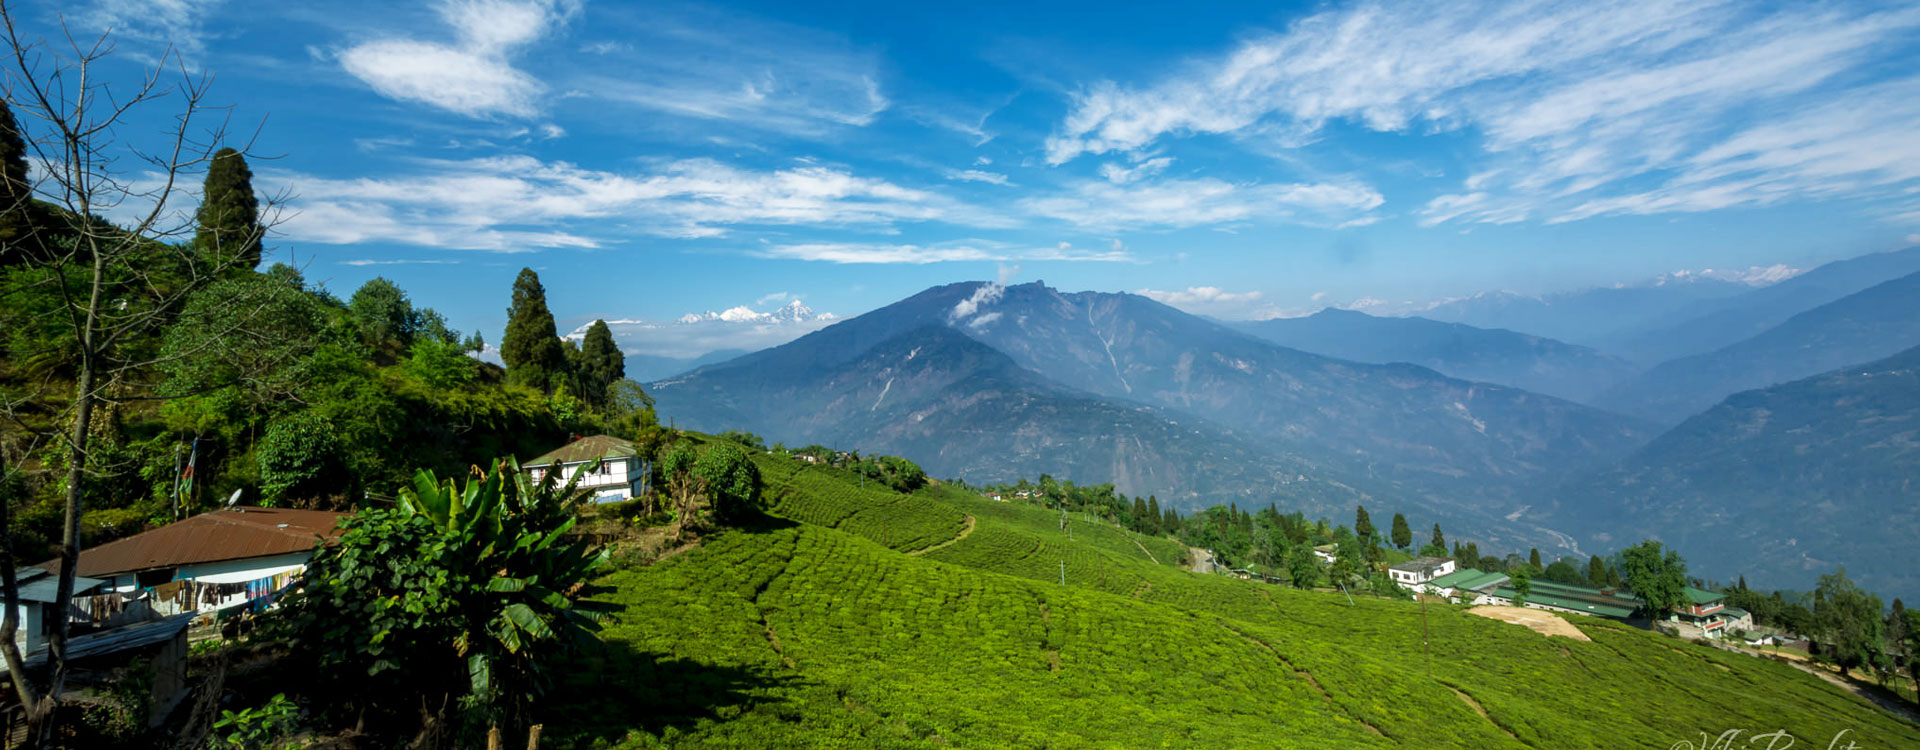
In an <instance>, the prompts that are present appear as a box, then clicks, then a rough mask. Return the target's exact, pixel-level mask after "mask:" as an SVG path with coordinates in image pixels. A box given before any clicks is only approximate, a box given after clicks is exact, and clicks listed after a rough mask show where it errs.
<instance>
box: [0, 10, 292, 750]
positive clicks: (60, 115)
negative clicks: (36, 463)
mask: <svg viewBox="0 0 1920 750" xmlns="http://www.w3.org/2000/svg"><path fill="white" fill-rule="evenodd" d="M16 20H17V19H16V18H15V17H14V14H13V13H12V11H11V10H10V9H9V8H7V7H6V4H5V3H4V2H0V21H4V25H5V34H6V42H7V44H8V47H9V48H8V49H7V50H5V51H3V52H0V55H4V56H5V59H4V60H3V61H0V68H4V70H0V93H4V98H5V101H6V103H7V105H8V106H9V107H10V108H11V110H12V111H13V113H14V116H15V117H16V118H17V121H18V122H19V130H20V133H21V135H22V136H23V137H24V139H25V142H26V152H27V159H28V162H29V164H30V167H31V173H32V175H33V177H32V184H31V188H30V193H31V197H32V198H35V199H37V200H38V201H39V202H40V205H41V206H43V207H46V210H44V211H42V212H41V213H42V215H43V219H42V220H41V221H38V222H37V223H36V224H35V226H34V229H33V231H32V234H31V236H30V237H26V238H23V239H22V240H21V242H22V243H23V244H25V245H28V246H30V248H29V249H28V250H27V251H26V252H25V253H23V254H22V255H24V257H25V261H24V262H25V263H27V264H29V265H31V266H34V267H35V270H36V271H37V272H38V273H36V274H34V275H33V276H31V279H32V281H31V285H32V286H33V287H35V288H32V289H28V288H15V289H9V290H3V291H0V304H6V303H7V302H6V300H7V298H16V299H17V298H18V297H17V296H16V295H24V294H28V293H31V294H35V295H38V296H40V297H42V298H51V299H55V300H57V304H55V305H53V306H52V309H51V311H50V312H49V313H47V314H48V315H49V316H51V317H50V318H48V319H45V320H41V321H38V322H40V323H50V324H52V326H53V327H54V328H57V330H59V331H60V334H59V336H58V338H60V339H62V340H61V341H59V342H58V343H57V344H56V345H54V346H51V347H48V350H47V351H41V352H33V353H30V354H31V356H34V357H39V358H42V359H45V360H48V361H54V362H57V363H58V367H48V368H43V371H44V372H46V373H48V374H45V375H36V376H35V378H33V379H38V380H39V382H38V383H37V384H36V383H29V384H28V385H27V386H25V388H24V391H23V392H16V393H14V394H12V395H11V396H4V397H0V416H4V417H6V418H7V420H8V422H9V424H10V426H12V427H15V428H19V429H18V432H19V433H21V434H24V435H25V437H21V438H17V439H16V441H15V442H19V443H24V444H25V445H26V446H27V449H26V450H21V449H20V447H19V446H17V445H16V446H15V448H14V449H12V450H8V451H4V453H5V456H4V458H5V459H6V461H7V466H6V467H5V471H6V472H7V473H8V475H13V474H16V473H19V472H22V471H26V470H27V469H28V468H29V466H30V464H29V462H31V461H32V460H33V459H32V458H31V456H32V454H33V452H34V451H33V450H32V448H33V447H35V446H51V447H55V448H56V450H57V453H58V455H59V456H60V458H61V462H62V463H64V466H59V467H57V468H58V471H59V472H60V474H62V475H63V476H62V477H61V479H62V481H63V482H64V487H63V488H62V490H63V493H64V494H63V500H64V503H65V508H64V519H63V521H64V524H63V532H62V535H61V538H60V540H59V543H58V545H57V549H58V552H59V561H60V566H59V567H60V570H59V577H58V584H57V586H58V587H57V593H56V594H55V601H54V602H53V603H52V604H51V605H50V612H51V613H52V614H50V615H49V616H50V617H51V618H52V621H51V623H52V625H51V632H50V634H49V638H48V646H47V659H48V666H47V669H46V671H45V672H43V673H38V674H33V675H30V674H29V673H28V670H27V669H26V665H25V662H24V659H23V658H22V655H21V653H20V650H19V648H18V646H17V645H16V642H15V640H14V637H15V634H16V632H17V630H18V628H19V622H18V621H17V616H16V612H17V611H18V606H19V601H20V599H19V587H18V582H17V580H16V577H15V574H14V571H15V569H16V564H17V563H18V562H20V561H18V560H16V559H14V553H13V549H12V547H11V544H10V543H8V541H7V540H10V539H11V537H12V529H11V527H10V526H9V525H7V522H8V520H9V519H8V517H7V514H6V509H4V508H0V589H3V590H4V596H5V602H4V604H5V608H6V611H5V614H4V616H3V617H0V656H4V658H5V659H6V664H7V667H8V669H9V673H10V679H11V681H12V686H13V689H14V691H15V694H16V695H17V696H18V697H19V699H20V700H21V702H22V703H23V704H24V705H25V706H26V708H27V712H26V713H27V722H28V730H29V739H28V745H29V746H33V747H41V746H45V745H46V744H47V743H48V742H49V741H50V738H51V737H52V736H53V734H54V731H53V730H54V729H55V727H54V726H53V725H54V723H55V722H56V721H57V719H56V709H57V708H58V706H59V703H60V697H61V693H62V690H63V688H64V687H65V683H66V680H67V677H68V675H69V672H70V666H69V664H68V657H67V652H68V617H67V614H66V613H67V611H68V607H69V604H70V602H71V600H72V598H73V590H74V585H75V582H74V579H75V575H76V572H75V571H76V569H77V567H78V565H77V563H78V561H79V556H80V544H81V540H80V519H81V514H82V511H83V509H85V508H86V507H88V503H89V502H98V500H99V499H98V498H89V497H87V496H86V494H87V491H86V482H85V481H84V480H85V478H86V477H87V476H88V473H89V471H91V470H93V462H94V454H95V452H96V450H97V447H98V443H99V437H100V433H101V432H102V428H103V427H104V428H106V429H110V428H111V425H107V424H97V421H98V420H99V419H100V416H101V415H100V413H101V411H102V410H103V409H105V410H111V409H113V408H115V407H116V405H117V404H119V403H121V402H123V401H125V400H127V399H130V398H140V397H141V396H140V395H139V394H140V393H141V392H142V391H143V390H144V389H143V386H142V384H140V383H139V382H137V378H139V377H140V373H142V372H148V371H151V370H152V368H153V367H154V365H156V364H157V363H158V360H157V357H158V356H159V355H157V354H156V353H155V352H154V351H153V349H152V347H151V346H149V345H148V343H149V342H151V341H152V340H153V339H154V337H155V336H156V334H157V333H158V332H159V331H160V329H162V328H163V327H164V326H165V325H167V323H168V322H170V321H171V320H172V319H173V318H174V317H175V316H176V315H177V314H178V312H179V310H180V308H181V307H182V306H183V305H184V304H185V302H186V301H187V299H188V298H189V297H191V296H192V295H193V294H194V293H195V292H198V291H200V290H201V289H203V288H204V287H206V286H207V285H208V284H210V283H212V282H213V281H215V280H217V279H219V278H222V277H223V276H230V275H232V274H233V273H236V272H238V271H240V270H241V269H242V267H243V266H244V265H247V264H248V263H249V262H250V261H244V260H242V257H241V256H239V255H237V254H233V253H222V252H217V251H213V252H210V251H209V250H208V249H207V248H200V247H196V246H195V243H193V242H191V241H189V240H190V238H191V236H192V234H193V231H194V225H193V217H192V214H191V212H190V211H188V210H184V209H186V208H190V207H191V206H192V205H194V203H195V202H196V201H197V196H195V195H194V187H195V186H194V185H193V180H192V179H191V176H192V175H193V174H195V173H197V172H200V171H203V170H204V169H205V167H206V165H208V164H209V163H210V162H211V160H212V158H213V155H214V153H215V152H216V151H217V150H218V149H219V148H220V147H222V146H225V145H235V146H236V147H239V150H240V151H241V152H243V153H245V152H247V151H248V150H249V149H248V148H245V147H240V146H242V145H246V146H250V145H251V138H250V137H248V138H246V139H245V141H246V142H245V143H244V144H233V143H230V141H231V140H232V139H231V136H232V135H233V134H232V133H230V132H229V130H228V113H227V112H226V111H225V110H224V109H223V108H220V107H214V106H212V105H210V104H209V103H208V101H207V92H208V87H209V84H210V83H211V78H210V77H209V76H206V75H204V74H196V73H193V72H190V71H189V69H188V67H187V66H186V65H185V64H183V63H182V61H181V60H180V59H179V57H178V56H177V55H175V54H173V53H172V51H171V50H169V51H167V52H165V53H163V54H162V55H161V56H160V58H159V62H158V63H157V64H155V65H154V66H152V67H151V68H149V69H148V70H147V71H146V72H145V73H143V74H141V75H140V76H138V77H136V78H133V79H131V80H121V81H112V80H110V79H109V77H108V76H107V75H106V72H105V68H106V65H105V61H107V60H108V59H110V58H111V56H112V54H113V52H114V49H113V40H112V39H111V38H110V37H109V36H107V35H101V36H99V37H95V38H91V39H88V38H81V37H77V36H76V35H75V34H74V32H73V31H72V30H71V29H68V28H66V27H65V26H64V24H63V25H62V26H61V28H60V29H59V30H58V33H57V34H55V35H53V36H52V38H51V39H49V38H42V37H35V36H30V35H27V34H25V33H23V32H22V31H21V29H19V28H18V27H17V26H16ZM156 110H158V111H159V113H160V114H164V115H166V116H167V118H166V120H165V121H167V122H168V125H167V127H166V129H165V131H164V134H163V135H162V136H160V137H158V138H156V139H155V141H154V143H157V144H158V146H157V147H150V146H148V145H147V144H145V143H136V142H133V141H131V140H127V139H125V138H124V136H125V135H126V134H128V133H138V132H151V131H150V130H148V125H149V123H150V122H151V121H152V120H151V119H142V118H150V117H151V116H152V114H154V113H155V111H156ZM279 202H280V201H279V199H274V198H270V199H269V200H267V201H265V202H264V203H263V207H264V208H265V209H266V210H265V211H263V213H264V214H266V215H269V216H272V215H277V212H276V208H277V205H278V204H279ZM101 217H111V219H112V221H109V220H108V219H106V218H101ZM115 222H117V223H118V224H117V225H116V223H115ZM270 224H271V222H265V221H263V222H262V226H263V228H262V230H261V231H262V232H264V231H265V229H264V227H265V226H268V225H270ZM17 257H18V256H17ZM12 278H26V277H23V276H16V277H12ZM24 284H25V282H23V286H24ZM10 356H12V355H10ZM53 373H57V374H53ZM67 399H70V400H67ZM63 400H65V401H64V403H62V401H63ZM35 410H38V411H40V412H41V413H40V414H39V415H38V418H31V419H30V418H28V417H26V416H23V415H25V414H27V413H29V412H33V411H35ZM49 425H51V426H50V427H49ZM3 504H4V503H0V505H3Z"/></svg>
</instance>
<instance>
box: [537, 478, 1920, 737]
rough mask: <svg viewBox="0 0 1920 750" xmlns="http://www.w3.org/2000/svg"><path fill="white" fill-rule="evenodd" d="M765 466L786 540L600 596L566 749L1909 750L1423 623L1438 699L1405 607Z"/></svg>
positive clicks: (1576, 645)
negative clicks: (1797, 747)
mask: <svg viewBox="0 0 1920 750" xmlns="http://www.w3.org/2000/svg"><path fill="white" fill-rule="evenodd" d="M756 462H757V463H759V464H760V466H761V468H762V471H763V477H764V479H765V481H766V483H767V493H768V495H767V496H768V500H769V504H770V506H771V509H772V512H773V513H775V514H776V516H777V517H773V518H769V519H767V520H766V521H765V522H763V523H757V524H755V525H753V527H751V528H743V529H736V530H732V531H728V532H725V533H723V534H720V535H718V536H715V537H712V538H709V539H708V540H707V541H706V543H705V544H704V545H703V546H701V547H700V548H698V549H694V550H691V551H688V552H686V553H684V554H681V555H678V556H675V557H672V558H670V559H668V560H667V561H664V562H661V563H657V564H654V565H651V566H635V567H628V568H625V569H621V570H618V571H617V572H614V573H612V574H611V575H609V576H608V577H607V578H606V579H605V580H604V581H602V583H603V584H604V585H605V586H606V587H607V588H608V590H609V591H608V593H607V594H605V595H604V596H603V598H605V599H607V600H609V601H611V602H613V603H615V604H616V605H618V607H619V611H618V613H617V614H616V615H615V617H614V619H613V620H612V621H610V622H609V623H608V624H607V628H606V630H605V631H604V632H603V633H602V636H603V639H604V642H605V644H604V646H603V647H602V648H599V649H597V650H595V651H593V652H591V653H588V654H584V655H582V656H581V657H579V658H580V662H581V663H579V664H576V665H574V667H573V668H570V669H568V670H566V674H567V675H569V676H568V677H564V678H562V679H561V680H560V682H559V684H556V685H555V686H554V688H555V691H556V693H555V694H553V695H551V696H550V697H551V698H553V699H554V700H553V703H552V705H556V706H564V707H565V708H564V709H563V712H564V714H565V715H564V716H563V717H560V718H561V719H563V720H562V721H556V722H554V723H552V724H549V726H548V730H549V732H551V733H552V734H550V735H549V736H550V737H553V738H554V739H555V740H556V741H557V745H558V746H563V747H739V748H764V747H845V748H935V747H942V748H951V747H962V748H970V747H971V748H998V747H1022V748H1027V747H1034V748H1042V747H1051V748H1079V747H1088V748H1091V747H1102V748H1106V747H1175V748H1188V747H1209V748H1240V747H1260V748H1272V747H1279V748H1291V747H1299V748H1309V747H1310V748H1328V747H1342V748H1345V747H1362V748H1366V747H1375V748H1448V747H1458V748H1503V747H1504V748H1526V747H1532V748H1607V749H1608V750H1612V749H1613V748H1639V747H1649V748H1655V747H1657V748H1667V747H1672V746H1675V743H1677V742H1680V741H1682V740H1690V741H1694V742H1698V741H1699V737H1700V733H1702V732H1706V733H1709V734H1710V735H1714V736H1718V735H1720V734H1721V733H1722V732H1725V731H1727V730H1730V729H1745V730H1748V731H1750V732H1770V731H1774V730H1778V729H1785V730H1786V731H1788V732H1791V733H1792V734H1793V735H1794V736H1795V737H1798V738H1800V742H1801V744H1802V745H1805V746H1817V747H1824V746H1826V745H1827V744H1828V741H1829V739H1830V738H1831V737H1833V736H1835V735H1836V734H1838V733H1840V732H1842V731H1843V730H1850V733H1849V734H1848V735H1847V738H1848V739H1849V740H1853V741H1857V742H1858V743H1859V747H1862V748H1867V747H1913V746H1920V728H1916V727H1914V726H1911V725H1907V724H1903V723H1901V722H1900V721H1899V720H1897V719H1894V718H1891V717H1889V716H1886V715H1884V714H1882V713H1880V712H1879V711H1878V709H1876V708H1873V707H1872V706H1870V705H1868V704H1867V703H1865V702H1863V701H1861V700H1859V699H1857V698H1854V697H1853V696H1851V695H1848V694H1846V693H1844V692H1842V691H1840V690H1838V689H1837V688H1833V687H1831V686H1829V685H1827V684H1825V683H1822V682H1820V681H1818V680H1816V679H1815V678H1813V677H1811V676H1808V675H1806V674H1803V673H1801V672H1799V671H1797V670H1794V669H1792V668H1790V667H1787V666H1785V665H1781V664H1775V663H1772V662H1768V661H1763V660H1759V659H1754V658H1750V657H1745V656H1740V655H1735V654H1727V653H1723V652H1719V651H1716V650H1713V649H1710V648H1705V647H1700V646H1693V645H1689V644H1686V643H1684V642H1682V641H1679V640H1675V639H1672V638H1667V637H1664V636H1657V635H1653V634H1650V633H1645V632H1641V631H1637V630H1632V629H1630V628H1627V627H1625V626H1621V625H1618V624H1614V623H1611V622H1608V621H1603V620H1597V619H1588V618H1580V617H1575V618H1572V619H1573V620H1574V621H1575V623H1576V624H1577V625H1578V626H1579V627H1580V629H1581V630H1582V631H1584V632H1585V633H1586V634H1587V635H1588V636H1590V637H1591V638H1592V639H1593V640H1592V641H1591V642H1583V641H1574V640H1570V639H1567V638H1552V639H1548V638H1545V637H1542V636H1540V635H1539V634H1536V633H1534V632H1533V631H1531V630H1527V629H1525V628H1521V627H1518V626H1515V625H1509V624H1506V623H1501V622H1496V621H1493V620H1488V619H1483V618H1480V617H1475V616H1471V615H1468V614H1466V613H1465V612H1463V611H1461V610H1458V609H1456V608H1453V607H1446V606H1430V607H1429V608H1428V611H1427V613H1426V615H1427V617H1426V621H1427V626H1428V628H1429V630H1430V633H1431V643H1432V664H1431V669H1432V676H1431V677H1428V673H1427V668H1428V667H1427V662H1426V660H1425V659H1424V657H1423V653H1422V649H1421V623H1422V613H1421V608H1420V607H1419V606H1418V605H1416V604H1412V603H1408V602H1399V601H1387V600H1380V599H1371V598H1356V599H1355V600H1354V601H1353V602H1352V603H1351V604H1349V602H1348V600H1347V599H1346V598H1345V597H1343V596H1341V595H1339V594H1325V593H1315V592H1302V591H1294V590H1291V589H1287V588H1284V587H1280V586H1272V585H1265V584H1257V583H1251V582H1245V581H1239V580H1235V579H1231V578H1227V577H1224V576H1211V575H1199V574H1194V573H1190V572H1187V571H1185V570H1182V569H1180V568H1179V567H1178V559H1179V557H1180V551H1181V547H1180V545H1178V544H1176V543H1174V542H1172V541H1169V540H1162V539H1151V538H1144V537H1138V536H1137V535H1134V534H1130V533H1128V532H1124V531H1121V530H1119V529H1116V528H1113V527H1110V526H1106V525H1104V524H1101V523H1098V522H1089V521H1088V520H1087V519H1085V518H1069V519H1068V527H1069V528H1068V530H1067V531H1062V529H1061V526H1060V523H1061V519H1060V514H1059V512H1058V511H1051V512H1049V511H1046V510H1042V509H1037V508H1030V507H1021V506H1018V505H1014V504H1002V503H996V502H991V501H986V500H983V499H980V498H975V497H972V496H970V495H968V494H967V493H964V492H959V491H955V490H953V489H951V488H947V487H940V486H935V487H932V488H928V489H925V490H922V491H921V492H919V493H917V494H915V495H911V496H907V495H899V494H895V493H890V492H887V491H884V490H882V489H878V488H876V487H875V486H873V485H868V486H867V487H864V488H863V487H861V486H859V485H858V484H857V480H853V481H852V482H850V481H848V480H849V479H851V475H847V474H842V473H839V472H836V471H834V470H830V469H822V468H817V467H811V466H805V465H802V464H799V463H797V462H791V461H787V460H785V459H779V458H774V457H770V456H763V457H760V458H758V459H756ZM943 534H944V535H945V536H944V538H941V535H943ZM1069 534H1071V537H1070V538H1069ZM1062 561H1064V562H1065V571H1066V579H1067V582H1066V585H1064V586H1063V585H1061V583H1060V575H1061V569H1062V566H1061V563H1062ZM555 735H557V736H555ZM1841 746H1845V741H1843V742H1842V743H1841Z"/></svg>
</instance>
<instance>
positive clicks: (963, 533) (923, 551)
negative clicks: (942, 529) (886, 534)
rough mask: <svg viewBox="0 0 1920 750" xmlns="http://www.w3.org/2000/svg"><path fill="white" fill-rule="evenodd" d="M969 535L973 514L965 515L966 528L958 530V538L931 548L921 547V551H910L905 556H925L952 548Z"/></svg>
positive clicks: (971, 531) (971, 530)
mask: <svg viewBox="0 0 1920 750" xmlns="http://www.w3.org/2000/svg"><path fill="white" fill-rule="evenodd" d="M971 533H973V514H971V513H969V514H967V527H966V528H964V529H961V530H960V534H959V535H958V536H955V537H954V538H952V539H948V540H946V541H944V542H941V543H939V544H936V545H933V546H931V547H923V548H921V549H917V550H914V551H912V552H908V553H907V554H909V555H924V554H927V553H928V552H932V551H934V550H937V549H946V548H947V547H951V546H953V545H955V544H958V543H959V542H960V540H962V539H965V538H967V535H968V534H971Z"/></svg>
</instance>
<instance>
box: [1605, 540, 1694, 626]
mask: <svg viewBox="0 0 1920 750" xmlns="http://www.w3.org/2000/svg"><path fill="white" fill-rule="evenodd" d="M1620 559H1621V562H1622V563H1623V564H1624V565H1625V567H1626V578H1627V582H1628V583H1629V584H1630V585H1632V586H1633V594H1634V596H1637V597H1639V598H1640V601H1642V602H1644V603H1645V605H1646V610H1647V613H1648V614H1649V615H1651V616H1653V617H1655V618H1659V617H1664V616H1666V615H1667V613H1668V612H1669V611H1670V610H1672V609H1673V608H1674V607H1675V606H1678V605H1679V604H1680V603H1682V602H1684V601H1686V598H1687V561H1686V560H1685V559H1684V558H1682V557H1680V553H1678V552H1675V551H1673V550H1670V549H1666V548H1665V547H1663V546H1662V545H1661V544H1660V543H1659V542H1656V541H1653V540H1651V539H1649V540H1647V541H1644V542H1641V543H1639V544H1637V545H1634V546H1632V547H1628V548H1627V549H1625V550H1623V551H1622V552H1621V553H1620Z"/></svg>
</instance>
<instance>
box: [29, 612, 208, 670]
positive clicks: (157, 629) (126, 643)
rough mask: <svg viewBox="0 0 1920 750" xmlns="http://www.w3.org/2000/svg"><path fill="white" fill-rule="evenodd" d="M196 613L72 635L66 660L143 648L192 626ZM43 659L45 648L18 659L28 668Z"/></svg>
mask: <svg viewBox="0 0 1920 750" xmlns="http://www.w3.org/2000/svg"><path fill="white" fill-rule="evenodd" d="M198 614H199V613H197V612H186V613H182V614H178V615H174V616H172V617H168V618H165V619H161V620H155V621H153V622H145V623H140V624H138V625H128V626H126V627H120V628H114V629H112V630H104V631H101V632H98V633H88V634H86V635H82V636H75V637H74V639H73V640H71V641H68V642H67V658H68V659H70V660H77V659H84V658H86V657H89V656H100V655H104V654H112V653H118V652H121V651H126V650H129V649H135V648H144V647H147V646H151V645H154V644H156V643H161V642H163V641H169V640H172V639H174V638H177V637H179V636H180V632H181V631H183V630H186V629H187V626H188V625H192V624H193V618H194V617H197V616H198ZM46 661H47V650H46V649H45V648H42V649H40V650H38V651H35V652H33V653H32V654H31V655H29V656H27V657H26V658H25V659H23V660H22V662H24V666H26V667H27V668H28V669H33V668H34V667H38V666H40V665H42V664H45V663H46ZM6 672H7V665H6V663H5V662H4V661H0V674H6Z"/></svg>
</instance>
